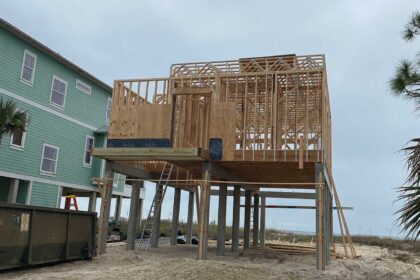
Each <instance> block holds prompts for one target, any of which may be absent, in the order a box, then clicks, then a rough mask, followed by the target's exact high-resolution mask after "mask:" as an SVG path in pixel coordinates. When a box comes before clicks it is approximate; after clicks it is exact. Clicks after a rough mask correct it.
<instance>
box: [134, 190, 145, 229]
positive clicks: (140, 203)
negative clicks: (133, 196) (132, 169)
mask: <svg viewBox="0 0 420 280" xmlns="http://www.w3.org/2000/svg"><path fill="white" fill-rule="evenodd" d="M141 183H142V184H141V188H140V190H141V189H142V188H144V182H141ZM138 202H139V206H138V209H139V210H138V211H137V216H136V232H137V229H141V218H142V216H143V203H144V200H143V199H140V198H139V199H138Z"/></svg>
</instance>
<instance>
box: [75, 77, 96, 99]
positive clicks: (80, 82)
mask: <svg viewBox="0 0 420 280" xmlns="http://www.w3.org/2000/svg"><path fill="white" fill-rule="evenodd" d="M78 84H82V85H83V86H85V87H87V88H89V91H86V90H85V89H84V88H81V87H79V86H78ZM76 88H77V89H78V90H80V91H82V92H84V93H86V94H87V95H91V94H92V87H91V86H90V85H88V84H87V83H85V82H83V81H81V80H79V79H76Z"/></svg>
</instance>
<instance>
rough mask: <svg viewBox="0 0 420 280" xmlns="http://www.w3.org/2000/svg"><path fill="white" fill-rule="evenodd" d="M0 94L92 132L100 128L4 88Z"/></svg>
mask: <svg viewBox="0 0 420 280" xmlns="http://www.w3.org/2000/svg"><path fill="white" fill-rule="evenodd" d="M0 93H2V94H4V95H7V96H9V97H11V98H14V99H16V100H19V101H21V102H23V103H26V104H28V105H31V106H33V107H35V108H38V109H40V110H42V111H45V112H48V113H50V114H53V115H55V116H57V117H60V118H62V119H65V120H67V121H70V122H72V123H74V124H77V125H80V126H83V127H85V128H88V129H91V130H94V131H95V130H97V129H98V128H96V127H94V126H91V125H89V124H87V123H84V122H82V121H79V120H76V119H75V118H72V117H69V116H67V115H65V114H63V113H60V112H57V111H56V110H53V109H51V108H48V107H46V106H44V105H41V104H39V103H37V102H35V101H32V100H29V99H27V98H25V97H23V96H20V95H18V94H16V93H13V92H11V91H8V90H6V89H4V88H0Z"/></svg>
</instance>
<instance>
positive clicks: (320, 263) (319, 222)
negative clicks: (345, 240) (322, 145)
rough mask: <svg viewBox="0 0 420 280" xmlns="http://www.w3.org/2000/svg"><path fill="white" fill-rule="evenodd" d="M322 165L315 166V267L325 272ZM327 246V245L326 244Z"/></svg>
mask: <svg viewBox="0 0 420 280" xmlns="http://www.w3.org/2000/svg"><path fill="white" fill-rule="evenodd" d="M322 172H323V164H321V163H317V164H316V165H315V183H317V185H316V187H315V188H316V267H317V269H319V270H325V235H324V234H325V209H324V208H325V187H324V185H323V184H322V183H323V182H324V178H323V173H322ZM328 245H329V244H328Z"/></svg>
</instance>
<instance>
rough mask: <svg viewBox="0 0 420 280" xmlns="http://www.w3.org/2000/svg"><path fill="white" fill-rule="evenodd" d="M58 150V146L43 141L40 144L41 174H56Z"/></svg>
mask: <svg viewBox="0 0 420 280" xmlns="http://www.w3.org/2000/svg"><path fill="white" fill-rule="evenodd" d="M58 152H59V148H58V147H56V146H53V145H50V144H46V143H44V145H43V146H42V156H41V165H40V168H39V169H40V171H41V173H42V174H47V175H55V174H57V162H58Z"/></svg>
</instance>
